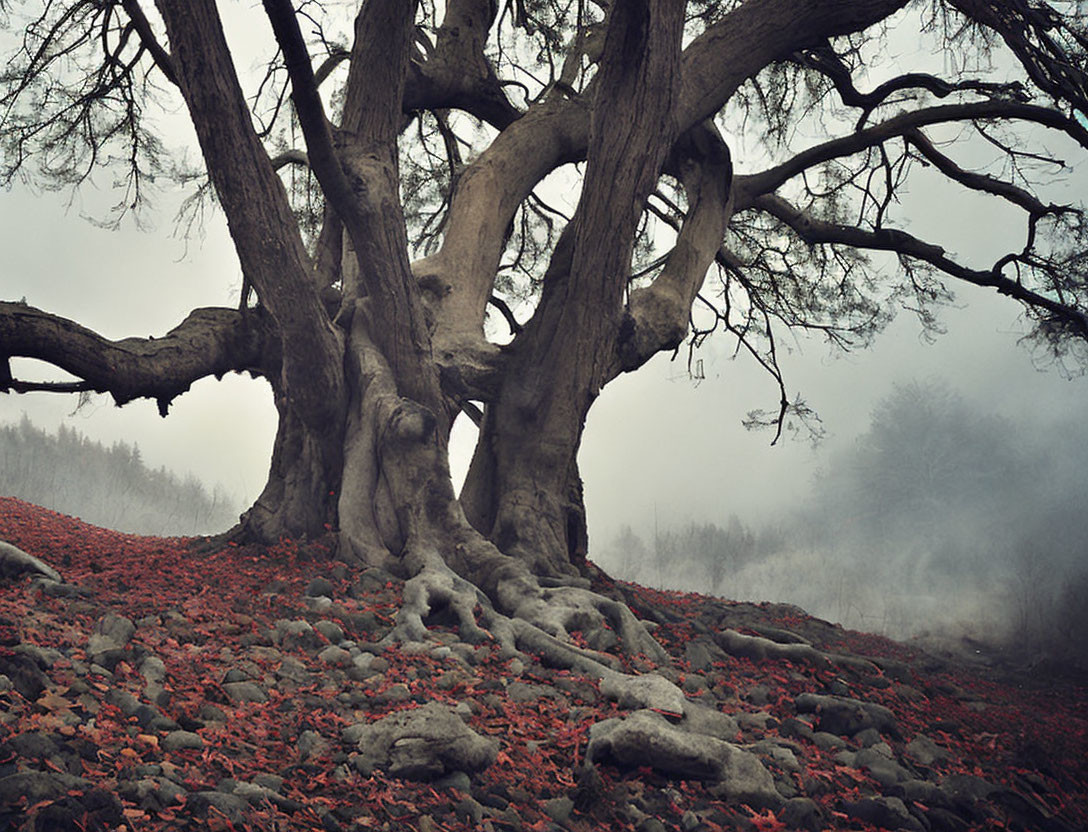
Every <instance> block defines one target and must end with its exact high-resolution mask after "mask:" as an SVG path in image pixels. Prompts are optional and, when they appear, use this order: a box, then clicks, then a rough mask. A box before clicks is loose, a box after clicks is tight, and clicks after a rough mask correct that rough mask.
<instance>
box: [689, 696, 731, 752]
mask: <svg viewBox="0 0 1088 832" xmlns="http://www.w3.org/2000/svg"><path fill="white" fill-rule="evenodd" d="M684 727H685V728H686V729H687V730H688V731H689V732H692V733H696V734H705V735H707V736H708V737H714V738H715V739H719V740H725V741H726V742H730V741H733V740H736V739H737V735H738V734H739V733H740V726H739V725H738V724H737V721H736V720H735V719H734V718H733V717H731V716H729V715H728V714H723V713H722V712H721V711H719V710H716V709H715V708H708V707H707V706H705V705H697V704H695V703H693V702H689V703H688V704H687V705H686V706H685V708H684Z"/></svg>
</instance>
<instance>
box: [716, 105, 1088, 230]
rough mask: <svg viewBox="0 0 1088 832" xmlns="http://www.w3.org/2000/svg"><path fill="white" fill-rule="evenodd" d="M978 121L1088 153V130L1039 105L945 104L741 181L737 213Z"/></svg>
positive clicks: (901, 117) (812, 150)
mask: <svg viewBox="0 0 1088 832" xmlns="http://www.w3.org/2000/svg"><path fill="white" fill-rule="evenodd" d="M977 119H1015V120H1020V121H1026V122H1031V123H1034V124H1041V125H1043V126H1044V127H1050V128H1052V129H1055V130H1061V131H1062V132H1064V133H1066V134H1068V135H1069V136H1071V137H1072V138H1074V139H1075V140H1076V141H1077V142H1079V143H1080V144H1081V145H1082V146H1083V147H1085V148H1088V130H1085V128H1084V127H1082V126H1081V125H1080V124H1078V123H1077V122H1076V121H1075V120H1074V119H1071V118H1067V117H1066V116H1064V115H1062V114H1061V113H1059V112H1058V111H1056V110H1051V109H1049V108H1047V107H1039V106H1036V105H1034V104H1020V103H1017V102H1013V101H978V102H973V103H969V104H945V105H941V106H938V107H925V108H923V109H921V110H915V111H914V112H910V113H903V114H901V115H898V116H895V117H893V118H890V119H888V120H887V121H884V122H881V123H880V124H876V125H874V126H872V127H866V128H865V129H864V130H858V131H857V132H855V133H851V134H850V135H848V136H842V137H840V138H837V139H832V140H831V141H827V142H824V143H822V144H818V145H816V146H815V147H810V148H808V149H807V150H803V151H801V152H800V153H798V154H797V155H796V156H794V157H793V158H791V159H789V160H787V161H785V162H783V163H782V164H780V165H776V166H775V167H773V168H769V169H768V170H765V171H761V172H760V173H754V174H749V175H747V176H738V177H737V179H736V184H737V188H738V194H737V210H738V211H739V210H742V209H743V208H744V207H747V206H748V205H749V204H751V201H752V199H754V198H755V197H757V196H758V195H759V194H768V193H771V192H773V191H775V190H777V189H778V188H779V187H780V186H782V185H783V184H784V183H785V182H787V181H789V180H790V179H792V178H793V177H794V176H797V175H798V174H800V173H802V172H803V171H805V170H808V169H809V168H812V167H815V166H816V165H819V164H822V163H823V162H828V161H830V160H832V159H838V158H841V157H844V156H851V155H853V154H855V153H859V152H861V151H863V150H866V149H867V148H870V147H873V146H875V145H878V144H880V143H881V142H883V141H887V140H888V139H891V138H895V137H898V136H903V135H905V134H906V133H908V132H910V131H912V130H916V129H918V128H920V127H925V126H928V125H932V124H942V123H949V122H955V121H972V120H977Z"/></svg>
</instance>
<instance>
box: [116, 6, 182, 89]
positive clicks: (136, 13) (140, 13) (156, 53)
mask: <svg viewBox="0 0 1088 832" xmlns="http://www.w3.org/2000/svg"><path fill="white" fill-rule="evenodd" d="M121 6H122V7H123V8H124V10H125V13H126V14H127V15H128V16H129V19H130V20H131V21H132V25H133V26H135V27H136V34H137V35H139V36H140V43H142V44H143V45H144V48H145V49H146V50H147V51H148V52H149V53H151V57H152V58H153V59H154V61H155V65H156V66H158V68H159V70H160V71H161V72H162V74H163V75H165V76H166V80H167V81H169V82H170V83H171V84H173V85H174V86H175V87H176V86H179V84H178V75H177V69H176V68H175V67H174V59H173V58H172V57H170V53H169V52H167V51H166V49H164V48H163V45H162V44H161V43H159V41H158V39H157V38H156V37H155V32H154V31H152V29H151V23H150V21H148V19H147V15H145V14H144V10H143V9H142V8H141V7H140V3H139V0H122V1H121Z"/></svg>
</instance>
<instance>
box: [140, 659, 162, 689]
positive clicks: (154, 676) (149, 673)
mask: <svg viewBox="0 0 1088 832" xmlns="http://www.w3.org/2000/svg"><path fill="white" fill-rule="evenodd" d="M140 675H141V676H143V677H144V678H145V679H147V681H148V682H158V683H162V682H163V680H165V679H166V664H165V663H164V662H163V660H162V659H160V658H159V657H158V656H148V657H146V658H145V659H144V660H143V661H142V662H140Z"/></svg>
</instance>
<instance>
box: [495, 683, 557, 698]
mask: <svg viewBox="0 0 1088 832" xmlns="http://www.w3.org/2000/svg"><path fill="white" fill-rule="evenodd" d="M506 695H507V696H508V697H509V698H510V699H511V700H512V701H514V702H536V701H537V700H538V699H543V698H545V697H548V698H551V697H555V696H558V695H559V694H558V692H557V691H556V690H555V688H552V687H548V686H546V685H530V684H528V683H527V682H511V684H510V686H509V687H507V689H506Z"/></svg>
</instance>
